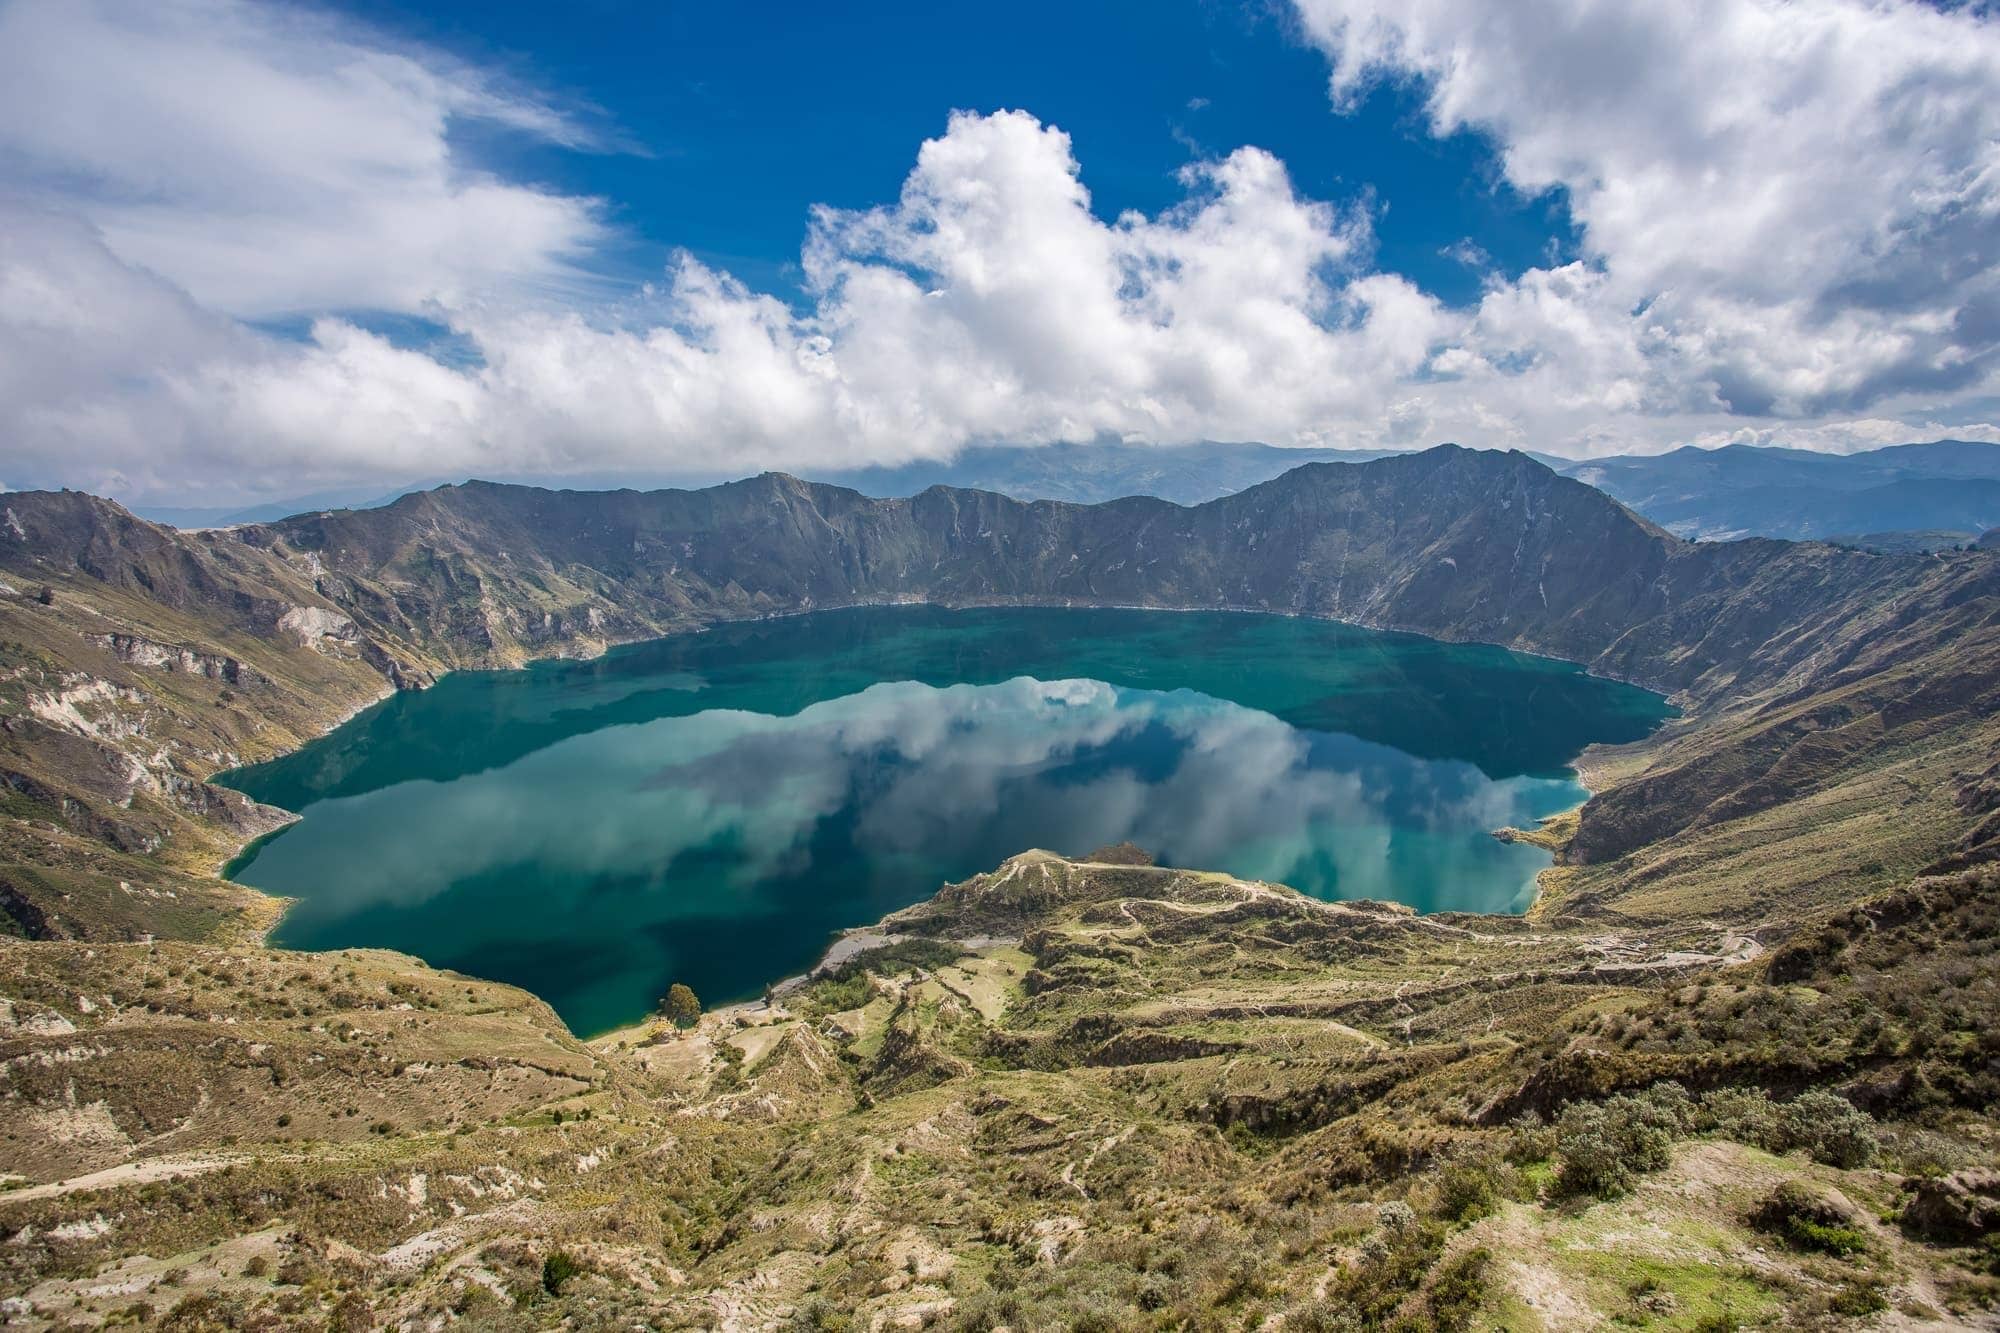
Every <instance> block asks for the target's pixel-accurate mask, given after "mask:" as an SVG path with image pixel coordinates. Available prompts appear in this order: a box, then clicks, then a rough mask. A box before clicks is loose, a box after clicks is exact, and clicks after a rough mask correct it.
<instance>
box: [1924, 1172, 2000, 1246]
mask: <svg viewBox="0 0 2000 1333" xmlns="http://www.w3.org/2000/svg"><path fill="white" fill-rule="evenodd" d="M1903 1225H1904V1226H1906V1227H1908V1228H1909V1229H1910V1230H1912V1231H1915V1232H1917V1233H1918V1234H1920V1235H1924V1236H1930V1237H1933V1238H1934V1239H1937V1240H1945V1241H1958V1242H1962V1243H1970V1242H1972V1241H1977V1240H1980V1239H1982V1238H1983V1237H1986V1236H1990V1235H1992V1234H1994V1233H1995V1232H1996V1231H2000V1171H1996V1170H1993V1169H1992V1168H1990V1167H1974V1168H1972V1169H1970V1170H1966V1171H1955V1172H1953V1173H1952V1174H1951V1175H1948V1176H1944V1177H1942V1178H1940V1179H1937V1180H1920V1181H1918V1182H1917V1192H1916V1197H1915V1198H1913V1199H1911V1200H1910V1204H1909V1206H1908V1207H1907V1208H1905V1209H1904V1210H1903Z"/></svg>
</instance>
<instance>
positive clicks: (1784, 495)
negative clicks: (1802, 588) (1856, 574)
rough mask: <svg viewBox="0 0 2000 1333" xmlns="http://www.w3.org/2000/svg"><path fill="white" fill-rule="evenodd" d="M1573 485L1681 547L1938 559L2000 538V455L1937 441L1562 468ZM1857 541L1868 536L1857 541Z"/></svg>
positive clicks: (1738, 450)
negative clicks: (1913, 544)
mask: <svg viewBox="0 0 2000 1333" xmlns="http://www.w3.org/2000/svg"><path fill="white" fill-rule="evenodd" d="M1559 470H1560V471H1561V472H1563V473H1564V475H1566V476H1571V477H1575V478H1576V479H1577V480H1578V481H1581V482H1585V483H1587V484H1589V485H1591V486H1595V487H1597V488H1598V489H1599V490H1601V491H1603V492H1605V493H1606V494H1607V495H1610V496H1611V497H1612V498H1613V499H1615V500H1618V501H1620V502H1622V503H1624V504H1626V505H1629V506H1631V507H1632V508H1633V509H1636V510H1638V511H1639V512H1640V513H1642V514H1644V515H1645V516H1646V517H1647V518H1650V519H1652V520H1653V521H1654V522H1655V523H1658V524H1659V525H1660V526H1661V527H1664V528H1666V529H1667V530H1668V531H1669V532H1672V533H1674V534H1675V535H1676V536H1681V537H1691V538H1700V539H1704V540H1719V539H1727V538H1732V537H1789V538H1793V539H1808V538H1821V539H1829V538H1849V539H1851V540H1853V541H1854V544H1856V545H1885V544H1909V543H1907V542H1904V543H1897V542H1895V541H1894V540H1893V538H1894V536H1895V534H1915V533H1922V534H1925V535H1926V536H1927V537H1929V538H1930V539H1931V540H1928V541H1926V542H1923V543H1920V544H1923V545H1927V546H1930V547H1936V546H1951V545H1959V544H1962V543H1966V542H1970V541H1973V540H1974V539H1976V538H1977V537H1978V535H1979V534H1980V533H1982V532H1984V531H1986V530H1987V529H1989V528H1992V527H1996V526H2000V444H1980V443H1975V442H1973V441H1969V440H1938V441H1935V442H1933V443H1930V444H1898V445H1891V446H1889V447H1888V448H1885V449H1874V450H1870V451H1869V452H1866V453H1859V454H1824V453H1815V452H1813V451H1811V450H1807V449H1773V448H1759V447H1755V446H1752V445H1740V444H1733V445H1729V446H1726V447H1725V448H1721V449H1696V448H1693V447H1688V448H1683V449H1676V450H1674V451H1673V452H1672V453H1666V454H1658V455H1654V456H1651V457H1639V456H1633V455H1625V456H1619V457H1614V458H1593V459H1588V460H1586V461H1584V462H1580V463H1564V464H1562V465H1561V466H1560V468H1559ZM1854 534H1866V536H1865V537H1861V538H1855V537H1854V536H1853V535H1854Z"/></svg>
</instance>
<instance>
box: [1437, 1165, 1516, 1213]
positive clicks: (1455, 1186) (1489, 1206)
mask: <svg viewBox="0 0 2000 1333" xmlns="http://www.w3.org/2000/svg"><path fill="white" fill-rule="evenodd" d="M1437 1192H1438V1212H1439V1214H1440V1215H1441V1216H1443V1217H1445V1218H1447V1219H1449V1220H1450V1221H1453V1222H1475V1221H1477V1220H1479V1219H1480V1218H1482V1217H1485V1216H1486V1215H1487V1214H1488V1213H1490V1212H1492V1211H1493V1210H1494V1209H1495V1208H1497V1207H1498V1206H1499V1204H1500V1190H1499V1188H1498V1187H1497V1186H1496V1185H1495V1184H1494V1181H1493V1172H1492V1170H1491V1168H1489V1167H1487V1166H1486V1165H1485V1164H1484V1163H1481V1162H1452V1163H1450V1164H1449V1165H1447V1166H1446V1167H1445V1168H1444V1169H1443V1170H1442V1171H1440V1172H1438V1183H1437Z"/></svg>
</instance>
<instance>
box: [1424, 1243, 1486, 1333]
mask: <svg viewBox="0 0 2000 1333" xmlns="http://www.w3.org/2000/svg"><path fill="white" fill-rule="evenodd" d="M1492 1262H1493V1253H1492V1251H1490V1250H1488V1249H1486V1248H1485V1247H1484V1246H1475V1247H1474V1248H1472V1249H1469V1250H1467V1251H1466V1252H1465V1253H1463V1254H1461V1255H1458V1256H1457V1257H1456V1258H1454V1259H1451V1260H1449V1261H1447V1262H1446V1263H1443V1264H1440V1265H1439V1266H1438V1270H1437V1276H1436V1277H1434V1278H1433V1279H1432V1280H1431V1286H1430V1290H1429V1291H1428V1292H1426V1293H1425V1294H1424V1304H1425V1306H1426V1307H1427V1308H1428V1309H1429V1311H1430V1319H1429V1321H1428V1322H1427V1323H1426V1324H1425V1327H1427V1328H1432V1329H1437V1330H1439V1333H1457V1331H1458V1330H1460V1329H1467V1328H1471V1327H1472V1320H1473V1316H1475V1315H1477V1314H1478V1313H1479V1307H1480V1306H1481V1305H1483V1304H1485V1302H1486V1270H1487V1268H1488V1267H1489V1266H1490V1265H1491V1264H1492Z"/></svg>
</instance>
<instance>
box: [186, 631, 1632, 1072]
mask: <svg viewBox="0 0 2000 1333" xmlns="http://www.w3.org/2000/svg"><path fill="white" fill-rule="evenodd" d="M1666 714H1667V708H1666V705H1665V703H1664V701H1663V700H1661V699H1660V698H1659V696H1657V695H1654V694H1651V693H1648V692H1646V691H1644V690H1640V689H1636V688H1634V687H1631V686H1626V685H1620V684H1616V683H1613V682H1609V681H1602V680H1596V679H1593V678H1591V677H1589V676H1587V675H1585V674H1584V673H1583V672H1582V671H1580V670H1579V669H1577V668H1576V667H1573V666H1570V665H1568V664H1565V663H1560V662H1554V661H1550V660H1547V659H1543V658H1534V657H1526V656H1523V655H1520V654H1515V653H1508V652H1505V651H1503V650H1501V649H1497V648H1487V647H1473V646H1466V645H1453V644H1442V643H1437V642H1434V641H1432V640H1429V639H1422V638H1417V637H1414V636H1409V635H1398V634H1383V633H1377V632H1374V631H1370V630H1361V629H1355V628H1352V627H1350V626H1345V625H1337V624H1330V623H1327V622H1323V621H1311V620H1299V619H1291V618H1286V617H1277V616H1256V615H1236V614H1171V613H1163V612H1145V611H1070V610H1023V609H1008V610H978V611H946V610H941V609H937V608H932V607H893V608H871V609H857V610H845V611H831V612H823V613H819V614H816V615H810V616H799V617H793V618H788V619H783V620H773V621H762V622H757V623H753V624H744V625H734V626H727V627H723V628H719V629H716V630H713V631H710V632H708V633H703V634H694V635H686V636H680V637H676V638H671V639H662V640H658V641H655V642H651V643H645V644H636V645H632V646H629V647H625V648H620V649H616V650H614V651H612V652H610V653H608V654H606V655H605V656H604V657H602V658H599V659H596V660H594V661H589V662H547V663H538V664H536V665H534V666H531V667H529V668H528V669H526V670H522V671H503V672H462V673H457V674H453V675H450V676H447V677H446V678H445V679H444V680H442V681H440V682H439V683H438V684H437V685H436V686H435V687H434V688H432V689H430V690H427V691H424V692H422V693H415V694H399V695H397V696H395V697H394V698H391V699H389V700H387V701H385V702H383V703H382V704H380V705H378V706H376V707H374V708H372V709H370V710H368V711H367V712H365V713H363V714H361V715H360V716H358V717H356V718H355V719H354V720H352V721H351V722H349V723H347V724H346V725H345V726H343V727H341V728H339V729H338V730H337V731H335V732H333V733H331V734H330V735H328V736H327V737H325V738H324V739H322V740H320V741H317V742H315V743H313V744H311V745H308V746H307V747H305V748H304V749H302V750H300V751H299V752H297V753H296V754H293V755H290V756H288V757H286V758H284V759H280V760H277V761H274V762H272V763H268V764H263V765H259V766H256V767H253V768H247V769H242V770H239V771H237V772H235V773H232V774H229V775H226V776H225V777H224V778H223V779H222V781H225V782H227V783H228V784H229V785H231V786H234V787H236V788H238V789H240V790H242V791H243V792H245V793H247V794H249V795H251V796H253V797H255V798H257V799H258V800H261V801H266V802H269V803H271V804H274V805H280V806H284V807H286V808H287V809H290V810H294V811H297V812H299V814H300V815H301V816H302V818H301V819H300V821H299V822H298V823H296V824H294V825H292V826H291V827H290V828H287V829H285V830H284V831H282V832H281V833H280V834H278V835H277V836H275V837H273V838H271V839H269V840H267V841H265V842H263V843H261V844H259V845H258V846H256V847H254V848H252V849H251V850H250V851H249V852H248V853H247V854H246V855H245V856H244V857H243V858H241V859H240V860H239V862H238V864H237V865H235V866H233V867H232V868H231V876H232V878H235V879H238V880H240V881H242V882H243V883H246V884H251V885H254V886H256V887H257V888H260V889H264V890H266V891H268V892H271V893H276V894H283V895H286V896H290V897H294V898H297V899H298V900H299V902H298V904H297V905H296V906H295V907H293V908H292V910H291V911H290V912H288V913H287V914H286V916H285V918H284V920H283V922H282V923H281V925H280V927H279V929H278V931H277V934H276V940H277V942H279V943H281V944H284V945H287V946H290V947H295V948H306V949H332V948H343V947H348V946H355V945H367V946H379V947H387V948H393V949H400V950H404V951H406V952H409V953H413V954H416V955H418V956H420V957H423V958H425V959H427V960H428V961H430V962H431V963H433V964H436V965H438V966H441V967H451V968H456V969H459V970H461V971H465V972H469V973H473V974H475V975H479V976H483V977H491V978H496V979H499V980H503V981H509V982H513V983H515V984H518V985H521V986H524V987H526V988H528V989H529V990H532V991H534V992H535V993H536V994H538V995H541V996H542V997H544V998H545V999H547V1000H548V1001H549V1002H550V1003H551V1004H553V1005H554V1006H555V1007H556V1009H557V1010H558V1012H560V1013H561V1014H562V1015H563V1017H564V1018H565V1019H566V1020H567V1021H568V1022H569V1023H570V1025H571V1026H572V1027H573V1028H574V1029H576V1030H577V1031H579V1032H585V1033H590V1032H597V1031H603V1030H606V1029H608V1028H611V1027H615V1026H617V1025H619V1024H621V1023H624V1022H628V1021H631V1020H632V1019H634V1018H637V1017H639V1016H640V1015H642V1014H643V1013H645V1012H646V1011H647V1010H648V1009H649V1008H651V1007H652V1005H653V1003H654V1002H655V1001H656V1000H657V998H658V997H659V996H660V995H661V994H662V993H664V991H665V990H666V987H667V986H668V984H669V983H671V982H673V981H677V980H678V981H686V982H687V983H689V984H690V985H692V986H693V987H694V988H695V990H696V992H697V993H698V994H699V995H701V996H702V998H703V999H704V1000H705V1001H708V1002H710V1003H715V1002H719V1001H724V1000H728V999H734V998H741V997H744V996H746V995H752V994H755V993H756V992H757V991H758V990H760V989H761V988H762V986H763V985H764V984H765V983H766V982H768V981H772V980H775V979H776V978H778V977H781V976H784V975H786V974H788V973H792V972H797V971H799V970H801V969H803V968H804V967H805V966H807V965H808V964H810V963H811V961H812V960H813V958H814V957H815V956H816V955H817V954H818V952H819V950H820V949H821V948H822V947H823V946H824V945H825V943H826V940H827V937H828V935H829V934H830V932H832V931H834V930H836V929H838V928H840V927H842V926H848V925H856V924H861V923H865V922H869V921H872V920H874V919H875V918H876V917H878V916H880V915H882V914H883V913H884V912H887V911H891V910H893V909H895V908H897V907H901V906H904V905H906V904H908V903H911V902H915V901H917V900H918V899H920V898H923V897H925V896H927V895H929V894H930V893H931V892H933V891H935V890H936V888H937V887H938V886H939V885H940V884H942V883H944V882H946V881H947V880H955V879H962V878H964V877H966V876H968V875H971V874H975V873H977V872H979V871H982V870H988V869H991V868H992V867H994V866H995V865H997V864H998V863H999V862H1000V861H1002V860H1004V859H1005V858H1006V857H1008V856H1011V855H1013V854H1014V853H1016V852H1019V851H1022V850H1024V849H1026V848H1029V847H1045V848H1049V849H1051V850H1054V851H1058V852H1063V853H1068V854H1072V855H1074V854H1081V853H1084V852H1087V851H1089V850H1091V849H1093V848H1095V847H1099V846H1102V845H1105V844H1107V843H1112V842H1117V841H1120V840H1125V839H1129V840H1131V841H1133V842H1136V843H1138V844H1140V845H1141V846H1143V847H1145V848H1147V849H1148V850H1150V851H1152V852H1154V853H1155V854H1156V855H1157V856H1158V857H1159V858H1160V860H1161V861H1163V862H1165V863H1167V864H1172V865H1181V866H1190V867H1201V868H1205V869H1215V870H1225V871H1229V872H1231V873H1233V874H1236V875H1241V876H1246V877H1255V878H1259V879H1267V880H1275V881H1279V882H1283V883H1287V884H1291V885H1293V886H1294V887H1296V888H1299V889H1301V890H1303V891H1305V892H1307V893H1312V894H1316V895H1318V896H1321V897H1326V898H1355V897H1375V898H1393V899H1396V900H1398V901H1401V902H1406V903H1409V904H1411V905H1412V906H1414V907H1417V908H1420V909H1423V910H1426V911H1432V910H1445V909H1452V910H1472V911H1516V910H1520V909H1521V908H1523V907H1525V906H1526V905H1527V903H1528V901H1529V900H1530V898H1531V897H1532V893H1533V880H1534V875H1535V872H1536V871H1537V870H1538V869H1540V868H1541V867H1542V866H1544V865H1546V864H1547V863H1548V858H1547V856H1546V854H1545V853H1542V852H1540V851H1538V850H1536V849H1534V848H1531V847H1526V846H1517V845H1515V846H1510V845H1506V844H1502V843H1500V842H1497V841H1495V840H1494V839H1493V838H1492V837H1491V836H1490V830H1492V829H1494V828H1498V827H1500V826H1502V825H1506V824H1515V825H1522V824H1529V823H1532V822H1533V821H1534V820H1536V819H1538V818H1540V817H1542V816H1545V815H1549V814H1553V813H1555V812H1557V811H1560V810H1563V809H1566V808H1568V807H1570V806H1572V805H1574V804H1576V803H1577V802H1578V801H1580V800H1581V799H1583V796H1584V792H1583V790H1582V789H1581V788H1580V787H1579V786H1578V785H1577V783H1576V781H1575V778H1574V775H1573V774H1571V773H1570V771H1569V770H1568V769H1567V767H1566V765H1567V763H1568V762H1569V761H1570V760H1571V759H1572V758H1574V756H1575V755H1576V754H1577V752H1578V751H1580V750H1581V749H1582V748H1583V747H1584V746H1585V745H1587V744H1589V743H1591V742H1593V741H1607V742H1610V741H1625V740H1633V739H1636V738H1638V737H1640V736H1642V735H1644V734H1646V732H1648V731H1649V730H1651V729H1652V728H1653V727H1654V726H1655V725H1657V724H1658V723H1659V721H1660V720H1661V719H1662V718H1663V717H1665V716H1666Z"/></svg>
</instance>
